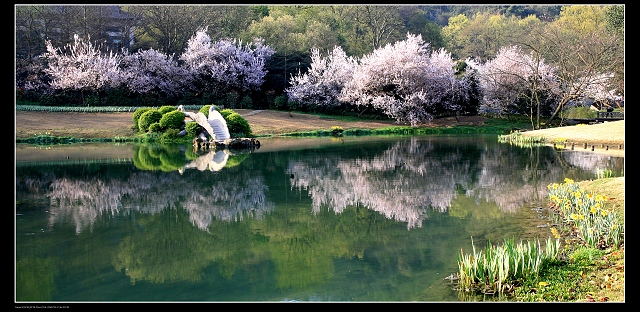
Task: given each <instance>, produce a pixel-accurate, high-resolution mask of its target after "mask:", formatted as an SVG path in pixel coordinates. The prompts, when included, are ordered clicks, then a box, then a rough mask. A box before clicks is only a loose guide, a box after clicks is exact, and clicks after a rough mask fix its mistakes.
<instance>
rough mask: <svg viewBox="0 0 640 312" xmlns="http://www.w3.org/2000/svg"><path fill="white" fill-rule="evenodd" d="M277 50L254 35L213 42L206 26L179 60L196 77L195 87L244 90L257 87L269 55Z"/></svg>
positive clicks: (194, 37) (261, 79)
mask: <svg viewBox="0 0 640 312" xmlns="http://www.w3.org/2000/svg"><path fill="white" fill-rule="evenodd" d="M274 52H275V51H274V50H273V49H271V48H270V47H269V46H267V45H265V44H264V40H262V39H260V38H255V39H254V40H253V43H251V44H244V45H243V43H242V41H241V40H237V39H222V40H220V41H217V42H211V38H210V37H209V35H207V29H206V28H205V29H202V30H199V31H198V32H196V34H195V35H194V36H193V37H191V39H189V41H188V42H187V48H186V49H185V51H184V53H183V54H182V55H180V60H182V61H184V64H185V66H186V68H187V69H188V70H190V71H191V72H192V73H193V75H194V77H195V82H196V84H195V87H196V88H199V89H200V90H195V91H197V92H198V91H204V90H209V91H218V92H223V91H226V90H230V89H240V90H242V91H249V90H258V89H259V88H260V87H261V86H262V83H263V82H264V76H265V75H266V73H267V71H266V69H265V67H264V65H265V61H266V59H268V58H269V57H270V56H271V55H273V53H274Z"/></svg>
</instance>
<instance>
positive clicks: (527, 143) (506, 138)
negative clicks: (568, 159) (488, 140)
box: [498, 131, 546, 147]
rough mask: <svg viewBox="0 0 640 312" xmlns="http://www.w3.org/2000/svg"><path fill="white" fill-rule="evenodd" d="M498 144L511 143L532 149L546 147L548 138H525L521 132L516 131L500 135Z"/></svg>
mask: <svg viewBox="0 0 640 312" xmlns="http://www.w3.org/2000/svg"><path fill="white" fill-rule="evenodd" d="M498 142H500V143H509V144H512V145H515V146H519V147H532V146H541V145H545V143H546V138H544V137H541V136H523V135H522V133H521V132H520V131H514V132H512V133H510V134H505V135H499V136H498Z"/></svg>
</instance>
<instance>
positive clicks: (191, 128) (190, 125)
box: [184, 121, 202, 138]
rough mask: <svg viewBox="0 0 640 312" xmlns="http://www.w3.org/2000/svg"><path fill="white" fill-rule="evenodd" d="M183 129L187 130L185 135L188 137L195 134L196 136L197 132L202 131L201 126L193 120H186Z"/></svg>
mask: <svg viewBox="0 0 640 312" xmlns="http://www.w3.org/2000/svg"><path fill="white" fill-rule="evenodd" d="M184 129H185V130H186V131H187V135H188V136H189V137H193V138H195V137H196V136H198V133H200V131H202V126H201V125H199V124H198V123H197V122H195V121H190V122H187V124H186V125H185V126H184Z"/></svg>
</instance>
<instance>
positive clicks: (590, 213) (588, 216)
mask: <svg viewBox="0 0 640 312" xmlns="http://www.w3.org/2000/svg"><path fill="white" fill-rule="evenodd" d="M547 188H548V190H549V200H550V201H551V207H552V210H553V211H555V212H556V213H558V215H559V216H560V218H561V219H562V221H563V222H565V223H567V224H569V225H572V226H573V228H574V229H575V231H576V233H577V235H578V237H579V238H580V239H582V240H584V242H585V244H586V245H588V246H590V247H593V248H600V249H605V248H607V247H620V246H621V244H622V242H623V237H624V227H623V221H622V218H621V217H620V216H619V215H618V214H617V213H616V211H615V209H613V207H605V203H606V201H607V200H609V198H607V196H603V195H595V194H592V193H586V192H584V191H583V190H581V189H580V187H579V185H578V183H575V182H574V181H573V180H571V179H565V180H564V183H561V184H559V183H552V184H549V185H548V186H547Z"/></svg>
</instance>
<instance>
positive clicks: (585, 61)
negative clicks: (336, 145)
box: [15, 5, 624, 128]
mask: <svg viewBox="0 0 640 312" xmlns="http://www.w3.org/2000/svg"><path fill="white" fill-rule="evenodd" d="M15 17H16V19H15V20H16V34H15V35H16V50H15V53H16V63H15V72H16V101H17V102H20V103H38V104H40V105H57V106H65V105H70V106H73V105H83V106H109V105H119V106H162V105H181V104H186V105H207V104H217V105H223V106H225V107H229V108H260V109H264V108H271V109H283V110H300V111H311V112H321V113H333V114H345V113H349V114H358V115H363V114H366V115H368V116H380V117H383V118H392V119H395V120H396V121H398V122H399V123H404V124H412V125H416V124H419V123H421V122H425V121H428V120H431V119H432V118H434V117H439V116H457V115H465V114H491V115H498V116H509V115H513V114H519V115H527V116H529V117H530V119H531V123H532V127H533V128H540V127H541V125H542V124H544V122H545V120H543V119H546V120H547V121H548V120H551V119H553V118H557V117H558V116H560V115H561V114H562V112H563V111H564V110H565V109H566V108H569V107H572V106H576V105H577V106H579V105H584V103H585V101H586V100H593V101H597V102H599V103H600V104H601V106H603V105H604V106H610V107H614V108H617V107H620V106H623V103H624V6H623V5H611V6H609V5H597V6H596V5H585V6H577V5H570V6H549V5H539V6H535V5H526V6H498V5H487V6H446V5H439V6H429V5H425V6H375V5H362V6H350V5H345V6H341V5H326V6H325V5H321V6H320V5H318V6H304V5H296V6H248V5H239V6H219V5H217V6H176V5H171V6H144V5H134V6H92V5H87V6H77V5H74V6H54V5H42V6H33V5H31V6H28V5H17V6H16V7H15Z"/></svg>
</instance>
